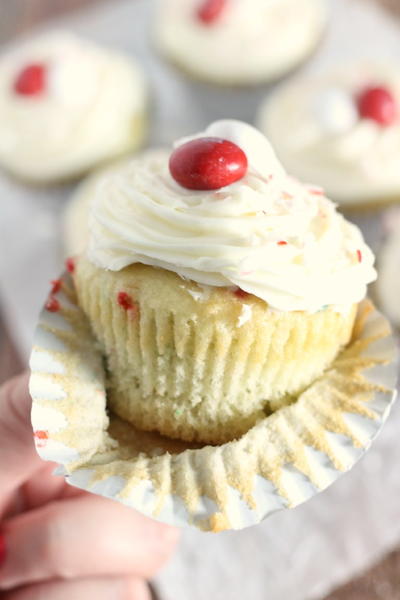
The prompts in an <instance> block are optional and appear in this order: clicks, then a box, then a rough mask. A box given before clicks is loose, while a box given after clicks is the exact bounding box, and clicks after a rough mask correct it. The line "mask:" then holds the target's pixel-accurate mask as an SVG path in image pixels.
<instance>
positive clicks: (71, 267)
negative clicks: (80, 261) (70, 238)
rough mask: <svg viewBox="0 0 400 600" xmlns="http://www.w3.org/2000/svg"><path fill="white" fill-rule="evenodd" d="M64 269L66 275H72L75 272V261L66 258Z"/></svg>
mask: <svg viewBox="0 0 400 600" xmlns="http://www.w3.org/2000/svg"><path fill="white" fill-rule="evenodd" d="M65 268H66V269H67V271H68V273H73V272H74V271H75V261H74V259H73V258H67V260H66V261H65Z"/></svg>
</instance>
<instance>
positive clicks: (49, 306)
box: [45, 295, 60, 312]
mask: <svg viewBox="0 0 400 600" xmlns="http://www.w3.org/2000/svg"><path fill="white" fill-rule="evenodd" d="M45 309H46V310H47V311H49V312H58V311H59V310H60V303H59V301H58V300H57V298H54V296H52V295H50V296H49V298H48V300H47V302H46V304H45Z"/></svg>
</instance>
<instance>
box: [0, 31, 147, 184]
mask: <svg viewBox="0 0 400 600" xmlns="http://www.w3.org/2000/svg"><path fill="white" fill-rule="evenodd" d="M35 63H40V64H44V65H45V67H46V69H47V78H46V79H47V85H46V89H45V91H44V92H43V93H41V94H39V95H38V96H21V95H18V94H17V93H16V92H15V91H14V82H15V80H16V78H17V77H18V75H19V73H20V72H21V71H22V70H23V69H24V68H25V67H26V66H28V65H30V64H35ZM145 104H146V87H145V83H144V79H143V77H142V74H141V72H140V70H139V69H138V67H137V66H136V63H135V62H134V61H133V60H132V59H131V58H125V57H124V56H123V55H121V54H119V53H117V52H114V51H112V50H108V49H103V48H100V47H98V46H96V45H95V44H93V43H91V42H89V41H85V40H81V39H79V38H77V37H75V36H74V35H72V34H68V33H59V32H57V33H52V34H48V35H45V36H43V37H40V38H37V39H35V40H33V41H30V42H26V43H25V44H24V45H23V46H19V47H18V48H16V49H14V50H11V51H9V52H8V53H7V54H5V55H4V56H3V57H2V58H1V61H0V130H1V135H0V162H2V163H3V164H4V165H5V166H6V167H7V168H8V169H10V170H11V171H13V172H14V173H16V174H17V175H20V176H22V177H27V178H29V179H33V180H38V181H41V180H48V179H50V180H51V179H53V178H60V177H68V176H71V175H75V174H77V173H79V172H81V171H84V170H86V169H88V168H90V167H92V166H93V165H94V164H95V163H97V162H100V161H102V160H105V159H107V158H110V157H112V156H114V155H118V154H120V153H123V152H126V151H127V150H128V149H131V148H133V147H134V146H136V144H137V143H139V142H140V141H141V138H142V131H141V129H142V127H143V124H142V123H141V122H140V121H142V120H143V116H144V115H143V113H144V110H145ZM135 119H136V120H137V122H136V123H135Z"/></svg>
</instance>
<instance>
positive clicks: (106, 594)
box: [1, 577, 151, 600]
mask: <svg viewBox="0 0 400 600" xmlns="http://www.w3.org/2000/svg"><path fill="white" fill-rule="evenodd" d="M1 598H2V600H41V599H42V598H46V600H71V598H72V599H74V600H75V599H78V598H95V599H96V600H151V595H150V592H149V588H148V586H147V584H146V583H145V582H144V581H143V580H141V579H137V578H134V577H126V578H120V579H117V578H115V579H113V578H99V579H82V580H80V579H77V580H75V581H50V582H46V583H38V584H36V585H30V586H28V587H25V588H22V589H19V590H16V591H12V592H8V593H5V594H4V595H2V596H1Z"/></svg>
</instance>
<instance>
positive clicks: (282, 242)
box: [278, 240, 287, 246]
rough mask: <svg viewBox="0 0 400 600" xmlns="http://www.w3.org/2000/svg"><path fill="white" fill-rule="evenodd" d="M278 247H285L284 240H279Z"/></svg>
mask: <svg viewBox="0 0 400 600" xmlns="http://www.w3.org/2000/svg"><path fill="white" fill-rule="evenodd" d="M278 246H287V242H285V240H280V241H279V242H278Z"/></svg>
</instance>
